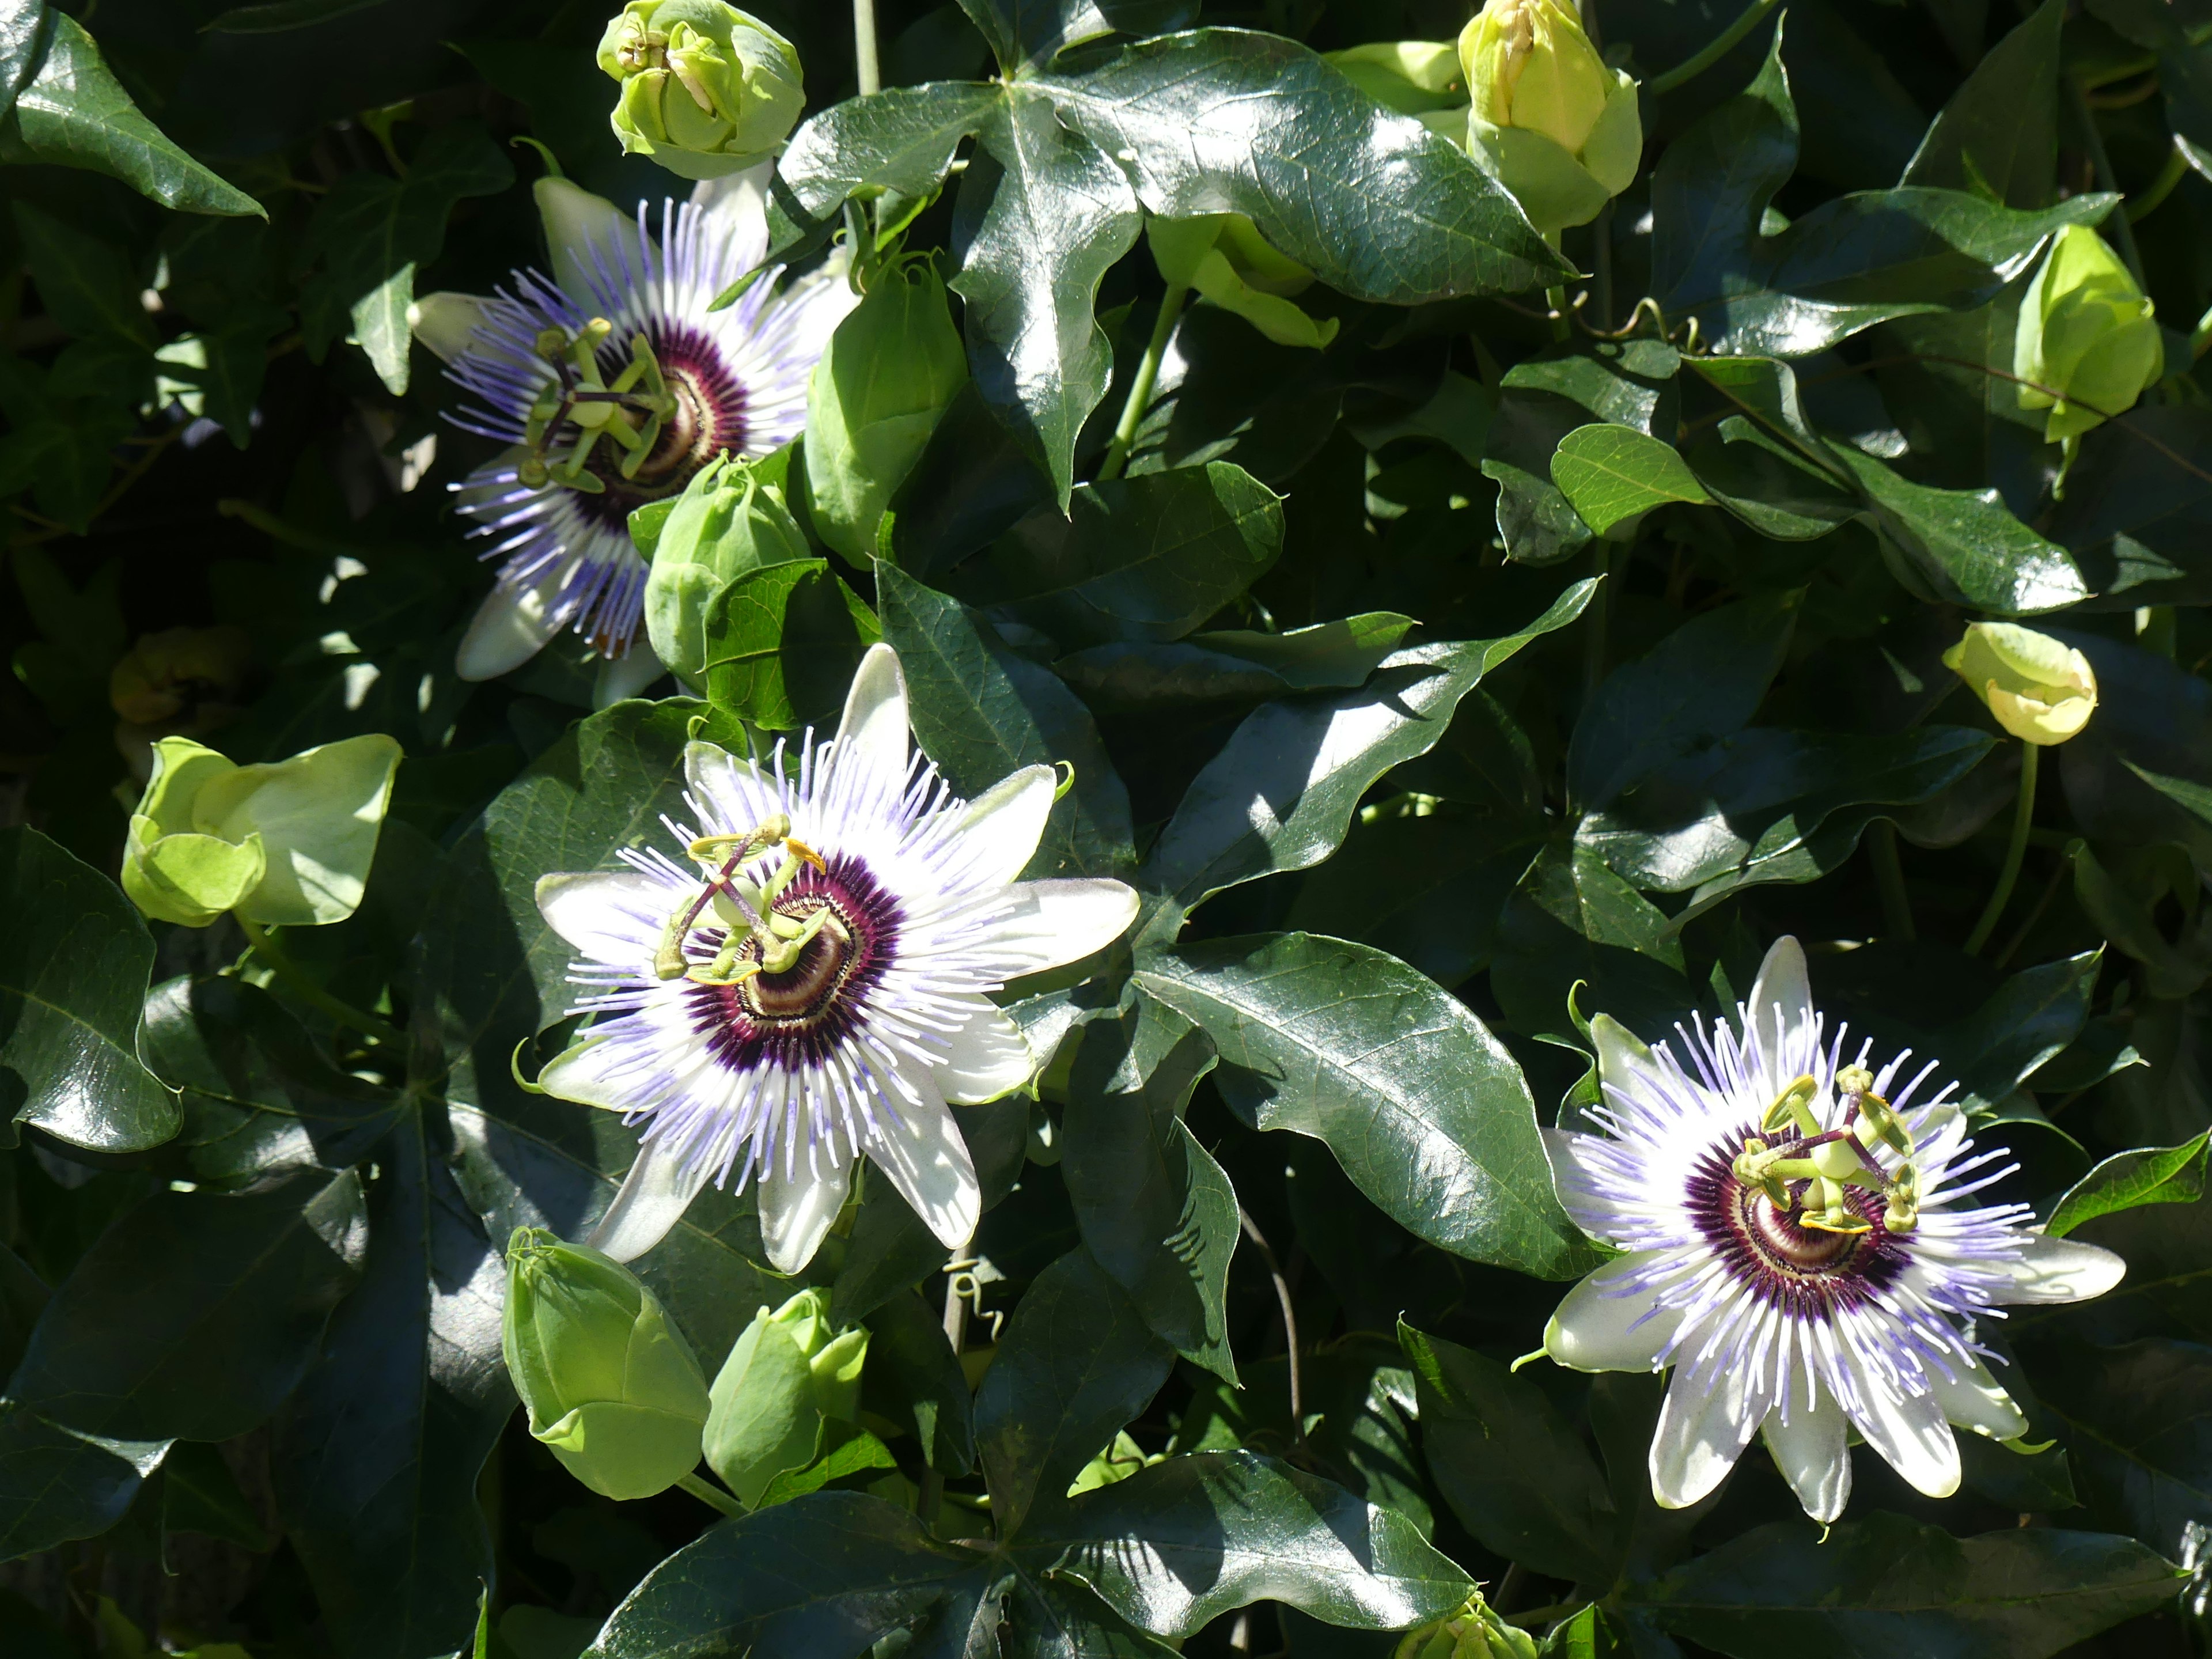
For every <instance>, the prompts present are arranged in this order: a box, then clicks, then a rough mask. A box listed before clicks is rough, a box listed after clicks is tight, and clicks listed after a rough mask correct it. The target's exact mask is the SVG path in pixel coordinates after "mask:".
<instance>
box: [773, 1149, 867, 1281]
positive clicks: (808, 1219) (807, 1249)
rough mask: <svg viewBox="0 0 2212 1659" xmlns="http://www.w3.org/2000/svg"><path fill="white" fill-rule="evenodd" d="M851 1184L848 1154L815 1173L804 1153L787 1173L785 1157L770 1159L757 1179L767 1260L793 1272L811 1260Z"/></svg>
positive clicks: (851, 1177)
mask: <svg viewBox="0 0 2212 1659" xmlns="http://www.w3.org/2000/svg"><path fill="white" fill-rule="evenodd" d="M852 1189H853V1160H852V1159H851V1158H847V1159H845V1161H844V1162H843V1163H842V1164H837V1165H836V1167H834V1168H830V1169H825V1170H823V1171H822V1172H821V1173H820V1174H819V1175H817V1174H815V1173H814V1172H813V1171H812V1170H809V1169H808V1168H807V1167H806V1160H805V1158H800V1159H799V1160H798V1161H797V1167H796V1168H795V1169H794V1170H793V1172H792V1174H791V1175H789V1176H786V1175H785V1174H784V1173H783V1160H782V1159H781V1158H776V1159H774V1160H772V1161H771V1166H770V1167H769V1169H768V1170H765V1171H763V1173H762V1176H761V1181H760V1228H761V1243H763V1245H765V1246H766V1247H767V1249H768V1259H769V1266H770V1267H774V1268H775V1270H776V1271H777V1272H778V1273H797V1272H798V1271H799V1269H800V1268H801V1267H805V1265H806V1264H807V1263H808V1262H810V1261H813V1260H814V1252H815V1251H817V1249H821V1248H822V1240H823V1236H824V1235H826V1234H827V1233H828V1232H829V1224H830V1223H831V1222H833V1221H835V1220H836V1218H837V1212H838V1211H840V1210H842V1209H843V1208H844V1207H845V1195H846V1194H848V1193H849V1192H850V1191H852Z"/></svg>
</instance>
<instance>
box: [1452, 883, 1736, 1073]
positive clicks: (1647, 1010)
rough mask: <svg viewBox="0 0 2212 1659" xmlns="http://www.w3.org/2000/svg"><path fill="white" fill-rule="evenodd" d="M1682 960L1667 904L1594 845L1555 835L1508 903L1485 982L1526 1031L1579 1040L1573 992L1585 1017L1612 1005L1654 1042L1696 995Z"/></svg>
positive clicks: (1630, 1026)
mask: <svg viewBox="0 0 2212 1659" xmlns="http://www.w3.org/2000/svg"><path fill="white" fill-rule="evenodd" d="M1683 966H1684V964H1683V958H1682V945H1681V941H1680V939H1679V938H1677V937H1676V933H1675V929H1674V924H1673V922H1672V921H1670V920H1669V919H1668V915H1667V914H1666V912H1664V911H1663V910H1661V909H1660V908H1658V907H1657V906H1656V905H1655V904H1653V903H1652V902H1650V900H1649V899H1647V898H1645V897H1644V896H1643V895H1642V894H1641V893H1638V891H1637V890H1635V889H1634V888H1633V887H1632V886H1630V885H1629V884H1627V883H1626V882H1625V881H1623V880H1622V879H1621V878H1620V877H1619V876H1617V875H1615V874H1613V872H1612V871H1610V870H1608V869H1607V868H1606V866H1605V865H1604V863H1603V862H1602V861H1601V860H1600V859H1599V858H1598V856H1597V854H1596V853H1595V851H1594V850H1593V849H1592V848H1588V847H1583V846H1581V845H1572V846H1570V845H1567V844H1565V843H1563V842H1556V841H1555V842H1552V843H1551V844H1550V845H1549V846H1547V847H1546V848H1544V850H1543V851H1542V852H1541V853H1540V854H1537V856H1536V858H1535V860H1534V862H1533V863H1531V864H1530V865H1529V866H1528V870H1527V872H1525V873H1524V874H1523V875H1522V878H1521V883H1520V885H1519V887H1518V888H1517V889H1516V890H1515V892H1514V895H1513V896H1512V898H1511V899H1510V900H1509V901H1508V902H1507V903H1506V906H1505V911H1504V915H1503V917H1502V918H1501V919H1500V921H1499V923H1498V947H1497V951H1496V954H1495V955H1494V956H1493V957H1492V961H1491V965H1490V988H1491V991H1492V994H1493V995H1495V996H1496V997H1497V999H1498V1006H1499V1008H1501V1009H1502V1010H1503V1011H1504V1014H1505V1018H1506V1019H1507V1020H1508V1021H1509V1022H1510V1024H1512V1026H1513V1028H1514V1029H1515V1030H1519V1031H1521V1032H1522V1033H1524V1034H1526V1035H1527V1036H1541V1037H1546V1038H1551V1039H1555V1040H1557V1041H1559V1042H1564V1043H1566V1044H1568V1045H1569V1046H1571V1047H1572V1046H1578V1045H1579V1044H1580V1043H1581V1041H1582V1039H1581V1038H1580V1037H1579V1036H1578V1035H1577V1031H1576V1028H1575V1024H1574V1022H1573V1020H1572V1019H1571V1017H1570V1015H1569V1012H1568V1007H1567V1000H1568V998H1569V997H1570V996H1574V997H1575V998H1576V1001H1577V1006H1578V1007H1579V1008H1580V1009H1581V1011H1582V1013H1583V1018H1589V1016H1590V1015H1592V1014H1596V1013H1607V1014H1611V1015H1612V1016H1613V1018H1615V1019H1617V1020H1619V1021H1620V1023H1621V1024H1624V1025H1626V1026H1627V1027H1628V1029H1629V1030H1632V1031H1634V1032H1635V1033H1636V1034H1637V1035H1638V1036H1640V1037H1643V1038H1644V1040H1645V1041H1646V1042H1656V1041H1658V1040H1659V1039H1660V1038H1662V1037H1663V1036H1666V1035H1667V1033H1668V1031H1669V1030H1671V1029H1672V1028H1673V1026H1674V1022H1675V1021H1676V1020H1677V1019H1679V1018H1680V1017H1681V1016H1682V1014H1683V1013H1684V1012H1686V1010H1687V1009H1688V1008H1689V1007H1690V1006H1691V1005H1692V1003H1693V1002H1694V1001H1695V1000H1696V997H1695V995H1694V994H1693V993H1692V991H1691V989H1690V984H1689V981H1688V980H1687V979H1686V978H1685V977H1683ZM1577 981H1582V983H1583V989H1582V990H1581V991H1580V992H1577V991H1576V990H1575V985H1576V982H1577Z"/></svg>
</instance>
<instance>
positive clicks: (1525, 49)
mask: <svg viewBox="0 0 2212 1659" xmlns="http://www.w3.org/2000/svg"><path fill="white" fill-rule="evenodd" d="M1459 60H1460V67H1461V70H1462V71H1463V72H1464V73H1465V75H1466V76H1467V86H1468V97H1469V99H1470V100H1471V108H1470V110H1469V112H1468V154H1469V155H1472V156H1473V157H1474V160H1475V161H1476V162H1477V163H1478V164H1479V165H1480V167H1482V169H1483V171H1485V172H1486V173H1490V174H1491V175H1492V177H1494V178H1495V179H1498V182H1499V183H1500V184H1502V185H1504V186H1505V188H1506V189H1508V190H1510V191H1512V192H1513V197H1514V199H1515V200H1516V201H1517V202H1519V203H1520V204H1521V210H1522V212H1524V213H1526V214H1527V215H1528V222H1529V223H1530V224H1532V225H1534V226H1535V228H1537V229H1538V230H1541V231H1542V232H1544V233H1545V234H1547V235H1548V234H1552V233H1553V232H1555V231H1558V230H1561V229H1564V228H1565V227H1567V226H1569V225H1583V224H1588V223H1589V222H1590V221H1591V220H1592V219H1594V218H1595V217H1596V216H1597V210H1599V209H1600V208H1601V207H1603V206H1604V205H1605V204H1607V202H1609V201H1611V200H1612V199H1613V197H1616V196H1618V195H1620V192H1621V191H1624V190H1626V189H1627V188H1628V186H1629V185H1630V184H1632V182H1633V181H1634V180H1635V178H1636V167H1637V163H1638V161H1641V160H1642V159H1643V155H1644V128H1643V123H1642V118H1641V117H1640V116H1639V115H1638V112H1637V104H1636V82H1635V81H1634V80H1632V78H1631V77H1630V76H1628V74H1627V73H1626V71H1625V70H1613V69H1607V67H1606V66H1605V60H1604V59H1603V58H1600V57H1599V56H1598V55H1597V48H1596V47H1595V46H1591V45H1590V41H1589V36H1588V35H1587V34H1584V33H1583V26H1582V21H1581V20H1580V19H1579V18H1578V17H1577V15H1575V12H1574V9H1573V8H1572V7H1571V5H1562V4H1560V3H1559V0H1489V3H1488V4H1486V6H1484V7H1483V9H1482V10H1481V11H1480V12H1479V13H1478V14H1476V15H1475V17H1474V20H1473V21H1470V22H1469V23H1468V26H1467V27H1466V28H1465V29H1463V30H1462V31H1461V32H1460V37H1459Z"/></svg>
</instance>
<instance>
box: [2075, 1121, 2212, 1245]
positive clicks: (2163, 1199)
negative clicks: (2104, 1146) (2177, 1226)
mask: <svg viewBox="0 0 2212 1659" xmlns="http://www.w3.org/2000/svg"><path fill="white" fill-rule="evenodd" d="M2208 1146H2212V1130H2207V1131H2206V1132H2205V1133H2203V1134H2201V1135H2198V1136H2197V1138H2196V1139H2193V1140H2187V1141H2184V1142H2183V1143H2182V1144H2181V1145H2180V1146H2139V1147H2137V1148H2136V1149H2135V1150H2134V1151H2133V1152H2115V1153H2113V1154H2112V1157H2110V1158H2106V1159H2105V1160H2104V1162H2102V1163H2101V1164H2098V1165H2097V1167H2096V1168H2095V1169H2093V1170H2090V1171H2089V1173H2088V1174H2087V1175H2085V1176H2082V1177H2081V1180H2079V1181H2077V1182H2075V1183H2074V1184H2073V1185H2072V1186H2071V1187H2069V1188H2067V1189H2066V1194H2065V1196H2064V1197H2063V1198H2061V1199H2060V1200H2058V1207H2057V1209H2055V1210H2053V1211H2052V1212H2051V1220H2050V1223H2049V1224H2048V1225H2046V1226H2045V1228H2044V1231H2045V1232H2047V1233H2049V1234H2050V1235H2051V1237H2054V1238H2063V1237H2065V1236H2066V1235H2067V1234H2068V1233H2070V1232H2072V1231H2074V1230H2075V1228H2076V1227H2078V1226H2080V1225H2081V1224H2082V1223H2083V1222H2085V1221H2093V1220H2095V1219H2096V1218H2098V1217H2099V1216H2100V1215H2112V1214H2113V1213H2115V1212H2118V1211H2121V1210H2132V1209H2135V1208H2136V1206H2139V1205H2144V1204H2194V1203H2196V1202H2197V1200H2199V1199H2201V1198H2203V1196H2204V1176H2205V1158H2206V1152H2207V1148H2208Z"/></svg>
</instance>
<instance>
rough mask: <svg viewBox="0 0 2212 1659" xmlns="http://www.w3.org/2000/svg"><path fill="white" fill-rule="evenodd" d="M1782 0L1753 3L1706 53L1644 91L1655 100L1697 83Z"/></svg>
mask: <svg viewBox="0 0 2212 1659" xmlns="http://www.w3.org/2000/svg"><path fill="white" fill-rule="evenodd" d="M1779 3H1780V0H1751V3H1750V4H1749V5H1747V6H1746V7H1745V8H1744V9H1742V10H1741V12H1739V13H1737V14H1736V20H1735V22H1733V23H1730V24H1729V26H1728V27H1726V28H1724V29H1723V30H1722V31H1721V32H1720V33H1718V34H1717V35H1715V36H1714V37H1713V38H1712V39H1711V40H1709V41H1707V42H1706V43H1705V50H1704V51H1702V52H1698V53H1697V54H1695V55H1694V56H1692V57H1689V58H1684V59H1683V60H1682V61H1681V62H1680V63H1679V64H1675V65H1674V68H1672V69H1670V70H1668V71H1667V72H1666V73H1665V74H1664V75H1655V76H1652V77H1651V78H1650V80H1649V81H1646V82H1644V89H1645V90H1646V91H1647V92H1649V93H1650V94H1652V95H1653V96H1654V97H1662V96H1664V95H1665V94H1668V93H1670V92H1672V91H1674V88H1677V87H1679V86H1683V85H1685V84H1686V83H1687V82H1692V81H1694V80H1696V79H1697V78H1698V76H1700V75H1703V74H1704V73H1705V71H1706V70H1709V69H1711V67H1712V66H1713V65H1714V64H1717V63H1719V62H1720V61H1721V59H1722V58H1725V57H1727V56H1728V55H1729V52H1732V51H1734V50H1735V43H1736V42H1737V41H1739V40H1742V39H1743V37H1744V36H1745V35H1747V34H1748V33H1751V32H1752V31H1753V29H1755V28H1757V27H1759V20H1760V19H1761V18H1763V17H1765V15H1766V14H1767V13H1769V12H1770V11H1772V10H1773V9H1774V8H1775V7H1776V6H1777V5H1778V4H1779Z"/></svg>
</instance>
